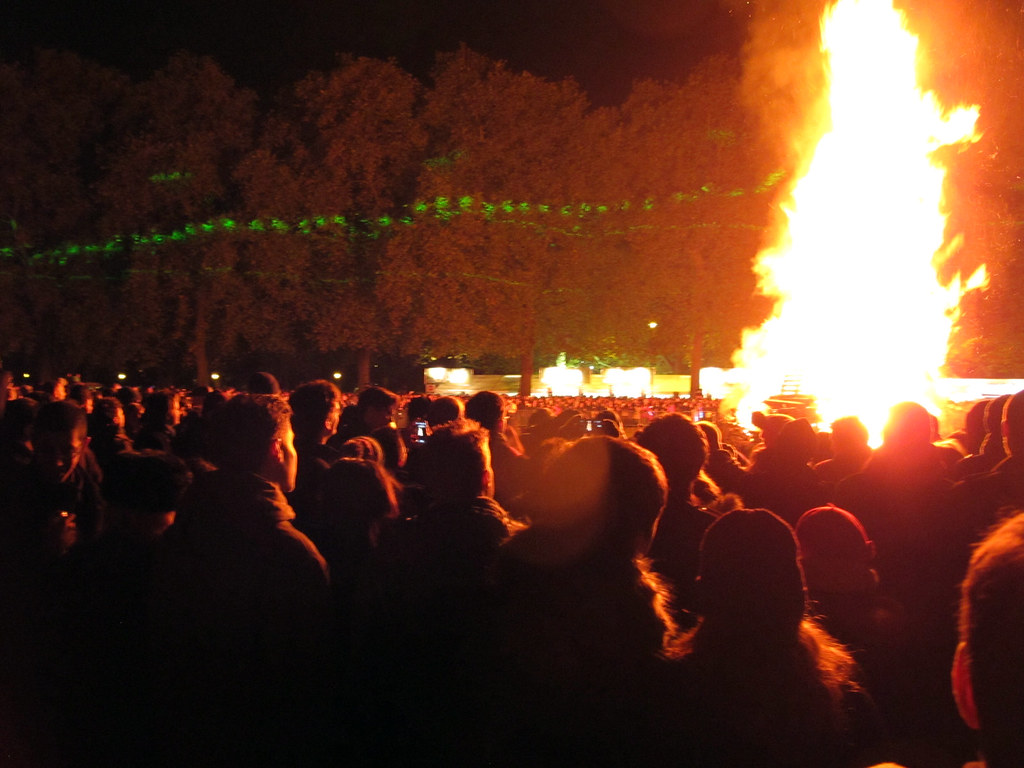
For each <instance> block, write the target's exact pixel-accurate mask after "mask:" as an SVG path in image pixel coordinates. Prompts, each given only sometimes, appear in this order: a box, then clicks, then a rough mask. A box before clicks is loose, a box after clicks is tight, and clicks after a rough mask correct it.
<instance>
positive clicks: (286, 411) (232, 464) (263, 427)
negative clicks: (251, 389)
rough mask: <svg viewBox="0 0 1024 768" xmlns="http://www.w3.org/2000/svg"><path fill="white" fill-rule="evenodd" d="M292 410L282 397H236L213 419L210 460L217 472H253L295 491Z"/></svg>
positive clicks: (244, 395)
mask: <svg viewBox="0 0 1024 768" xmlns="http://www.w3.org/2000/svg"><path fill="white" fill-rule="evenodd" d="M291 413H292V412H291V408H289V407H288V403H287V402H286V401H285V399H284V398H283V397H281V396H280V395H249V394H242V395H236V396H235V397H232V398H231V399H230V400H228V401H227V402H226V403H225V404H224V405H223V406H222V407H220V408H218V409H217V410H216V411H215V412H214V413H213V414H211V415H210V430H209V433H208V438H207V439H208V448H209V457H210V460H211V461H212V462H213V464H214V465H215V466H216V467H217V468H218V469H226V470H232V471H238V472H253V473H256V474H258V475H261V476H263V477H264V478H266V479H267V480H269V481H270V482H272V483H274V484H276V485H278V486H279V487H280V488H281V490H282V491H284V492H285V493H289V492H291V491H292V490H294V488H295V471H296V468H297V457H296V455H295V446H294V433H293V432H292V425H291Z"/></svg>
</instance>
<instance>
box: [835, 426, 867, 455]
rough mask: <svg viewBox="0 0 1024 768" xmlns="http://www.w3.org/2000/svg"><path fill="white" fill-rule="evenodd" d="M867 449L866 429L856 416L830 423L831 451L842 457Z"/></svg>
mask: <svg viewBox="0 0 1024 768" xmlns="http://www.w3.org/2000/svg"><path fill="white" fill-rule="evenodd" d="M867 447H868V428H867V427H866V426H864V422H863V421H861V420H860V419H859V418H857V417H856V416H843V417H842V418H839V419H836V420H835V421H833V422H832V451H833V453H834V454H835V455H837V456H839V455H844V454H850V453H856V452H858V451H863V450H864V449H866V448H867Z"/></svg>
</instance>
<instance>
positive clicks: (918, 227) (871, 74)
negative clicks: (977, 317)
mask: <svg viewBox="0 0 1024 768" xmlns="http://www.w3.org/2000/svg"><path fill="white" fill-rule="evenodd" d="M822 29H823V34H822V39H823V45H822V47H823V49H824V51H825V55H826V56H827V63H828V68H829V74H830V80H831V86H830V94H829V102H830V109H831V128H830V130H829V132H827V133H826V135H825V136H824V137H822V139H821V140H820V142H819V144H818V146H817V148H816V150H815V152H814V156H813V159H812V161H811V163H810V166H809V168H808V171H807V174H806V175H805V176H804V178H803V179H801V180H800V181H799V182H798V183H797V185H796V187H795V189H794V190H793V195H792V201H790V204H789V205H788V206H787V209H786V214H787V217H788V225H789V227H788V231H787V232H785V233H783V235H782V236H781V237H780V238H779V242H778V244H777V245H776V246H774V247H772V248H770V249H768V250H766V251H764V252H762V253H761V254H760V255H759V256H758V258H757V263H756V270H757V273H758V276H759V285H760V290H761V291H762V292H764V293H765V294H766V295H769V296H772V297H775V298H777V302H776V307H775V311H774V314H773V316H772V317H771V318H770V319H769V320H768V321H766V322H765V323H764V325H762V326H761V327H760V328H759V329H757V330H748V331H747V332H746V333H745V335H744V339H743V348H742V349H741V350H739V351H738V352H737V353H736V355H735V359H734V362H735V364H736V365H737V367H740V368H743V369H746V371H747V372H748V374H749V382H748V384H749V391H748V392H747V395H746V397H745V398H744V399H743V401H742V403H741V404H740V407H739V408H738V409H737V416H738V417H739V418H740V420H741V421H743V420H746V419H747V418H748V416H749V413H750V412H751V411H753V410H758V409H763V407H764V406H763V402H764V400H765V399H766V398H769V397H771V396H772V395H775V394H778V393H779V392H780V391H781V390H782V388H783V385H784V382H786V381H787V380H789V382H790V387H791V388H792V384H793V382H794V381H798V382H799V388H800V391H801V392H804V393H808V394H813V395H815V396H816V397H817V410H818V412H819V413H820V415H821V420H822V423H823V424H828V423H829V422H831V421H832V420H833V419H835V418H838V417H839V416H845V415H852V414H856V415H858V416H860V417H861V419H862V420H863V421H864V422H865V423H866V424H867V425H868V428H869V429H870V430H871V431H872V434H873V435H876V436H877V435H878V433H879V432H880V429H881V426H882V424H883V423H884V420H885V416H886V413H887V411H888V408H889V407H890V406H891V405H892V404H894V403H896V402H898V401H900V400H916V401H918V402H920V403H922V404H923V405H925V406H926V407H928V406H930V404H931V403H932V402H933V392H934V389H933V387H932V381H933V379H934V378H937V376H938V369H939V367H940V366H941V365H942V364H943V362H944V361H945V357H946V348H947V342H948V338H949V333H950V330H951V328H952V325H953V322H954V321H955V314H956V307H957V304H958V302H959V299H960V296H961V295H962V293H963V292H964V291H965V290H967V287H966V286H963V287H962V286H961V284H960V280H959V279H957V280H954V281H953V283H952V284H950V285H948V286H945V287H943V286H941V285H939V283H938V279H937V276H936V269H935V268H936V266H937V265H938V264H939V263H940V262H941V261H942V260H943V259H945V258H947V257H948V256H949V255H950V252H951V251H952V250H953V249H954V248H955V247H956V243H955V242H951V243H950V244H945V243H944V236H945V223H946V216H945V213H944V211H943V206H942V185H943V180H944V178H945V169H943V168H941V167H939V166H938V165H937V163H936V161H935V160H934V159H933V158H932V153H933V152H934V150H936V149H937V148H938V147H940V146H943V145H947V144H958V143H963V142H969V141H976V140H977V138H978V137H977V136H976V135H975V134H974V124H975V121H976V119H977V116H978V110H977V107H972V108H969V109H968V108H958V109H955V110H952V111H946V112H944V111H943V109H942V108H941V107H940V105H939V104H938V102H937V101H936V99H935V97H934V94H932V93H923V92H922V91H921V90H920V89H919V88H918V86H917V83H916V77H915V58H916V53H917V38H916V37H915V36H913V35H912V34H910V33H909V32H908V31H907V30H906V29H905V27H904V25H903V17H902V14H901V13H899V12H898V11H896V10H895V9H893V8H892V6H891V4H890V2H889V0H839V2H838V3H837V4H836V5H835V6H833V7H832V9H831V11H829V12H826V14H825V17H824V19H823V22H822ZM983 279H984V276H983V274H981V275H978V276H975V277H973V278H972V281H971V282H972V283H975V282H977V281H980V280H983Z"/></svg>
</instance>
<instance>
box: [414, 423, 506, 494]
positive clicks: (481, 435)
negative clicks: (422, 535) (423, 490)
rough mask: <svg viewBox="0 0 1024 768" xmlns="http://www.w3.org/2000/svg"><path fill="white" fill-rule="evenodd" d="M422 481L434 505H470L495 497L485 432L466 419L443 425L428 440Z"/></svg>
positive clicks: (489, 452)
mask: <svg viewBox="0 0 1024 768" xmlns="http://www.w3.org/2000/svg"><path fill="white" fill-rule="evenodd" d="M423 478H424V482H425V484H426V487H427V493H428V494H429V495H430V497H431V499H433V500H434V501H436V502H448V501H457V502H470V501H472V500H473V499H476V498H477V497H478V496H493V495H494V475H493V473H492V471H491V449H490V447H489V445H488V434H487V431H486V430H485V429H484V428H483V427H481V426H480V425H479V424H478V423H477V422H475V421H470V420H469V419H462V420H460V421H452V422H448V423H447V424H442V425H441V426H439V427H438V428H437V429H435V430H434V431H433V432H432V433H431V435H430V437H428V438H427V442H426V445H425V447H424V450H423Z"/></svg>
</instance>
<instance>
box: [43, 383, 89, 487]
mask: <svg viewBox="0 0 1024 768" xmlns="http://www.w3.org/2000/svg"><path fill="white" fill-rule="evenodd" d="M87 433H88V427H87V424H86V415H85V411H84V410H82V408H81V407H79V405H78V404H77V403H75V402H74V401H71V400H54V401H52V402H49V403H45V404H43V405H42V406H40V408H39V410H38V411H37V412H36V417H35V420H34V421H33V422H32V427H31V434H32V463H33V465H34V466H35V468H36V470H37V471H38V472H39V474H40V476H41V477H42V478H43V479H45V480H47V481H49V482H54V483H56V482H63V481H64V480H66V479H67V478H69V477H70V476H71V473H72V472H74V470H75V468H76V467H77V466H78V464H79V463H80V462H81V460H82V456H83V455H84V454H85V451H86V448H88V446H89V438H88V436H87Z"/></svg>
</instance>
